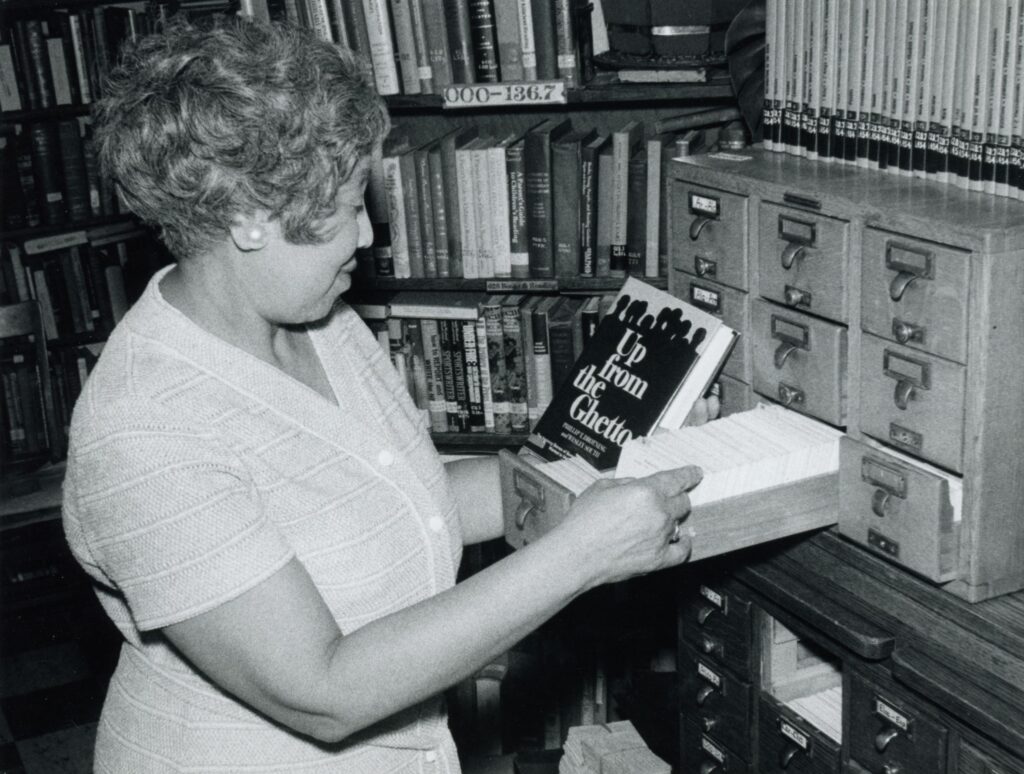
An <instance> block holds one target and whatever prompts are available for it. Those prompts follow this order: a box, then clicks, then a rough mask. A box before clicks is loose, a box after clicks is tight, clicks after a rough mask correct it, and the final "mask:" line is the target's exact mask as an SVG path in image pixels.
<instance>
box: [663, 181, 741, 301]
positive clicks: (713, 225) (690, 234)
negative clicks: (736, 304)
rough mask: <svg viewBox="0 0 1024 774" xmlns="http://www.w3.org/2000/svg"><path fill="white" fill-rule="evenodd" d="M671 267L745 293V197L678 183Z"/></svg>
mask: <svg viewBox="0 0 1024 774" xmlns="http://www.w3.org/2000/svg"><path fill="white" fill-rule="evenodd" d="M675 185H676V189H675V202H676V204H675V206H676V207H678V208H680V211H681V214H680V216H679V217H678V218H674V223H676V224H677V226H676V228H677V231H676V233H675V234H674V235H673V237H674V238H673V239H672V245H673V255H672V266H673V268H676V269H679V270H681V271H687V272H690V273H691V274H695V275H696V276H698V277H704V278H707V279H713V280H715V281H716V282H721V283H722V284H724V285H729V286H730V287H734V288H739V289H740V290H747V288H748V287H749V285H748V282H747V265H748V261H749V259H748V255H747V207H748V203H747V198H746V197H745V196H737V195H736V194H731V193H726V192H725V191H718V190H715V189H713V188H705V187H703V186H698V185H692V184H691V183H683V182H677V183H676V184H675Z"/></svg>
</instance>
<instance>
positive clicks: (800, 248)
mask: <svg viewBox="0 0 1024 774" xmlns="http://www.w3.org/2000/svg"><path fill="white" fill-rule="evenodd" d="M804 249H805V248H804V245H798V244H796V243H795V242H790V243H789V244H788V245H786V249H785V250H783V251H782V268H783V269H785V270H786V271H789V270H790V269H792V268H793V264H794V263H795V262H796V260H797V259H798V258H802V257H803V254H804Z"/></svg>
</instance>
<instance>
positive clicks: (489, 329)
mask: <svg viewBox="0 0 1024 774" xmlns="http://www.w3.org/2000/svg"><path fill="white" fill-rule="evenodd" d="M504 298H505V297H504V296H499V295H492V296H488V297H487V300H486V301H484V302H483V303H482V304H481V305H480V319H481V320H482V321H483V324H484V341H485V343H486V348H487V365H488V374H489V377H490V388H491V406H492V411H493V413H494V431H495V432H497V433H510V432H512V413H511V403H510V401H509V394H508V376H507V375H506V372H505V349H504V347H505V339H504V329H503V321H502V316H503V311H502V303H503V301H504ZM481 359H482V358H481Z"/></svg>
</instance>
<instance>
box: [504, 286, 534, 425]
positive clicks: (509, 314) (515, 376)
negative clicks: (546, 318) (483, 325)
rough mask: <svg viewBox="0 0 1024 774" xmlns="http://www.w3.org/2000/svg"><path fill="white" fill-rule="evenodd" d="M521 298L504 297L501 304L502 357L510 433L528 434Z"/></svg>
mask: <svg viewBox="0 0 1024 774" xmlns="http://www.w3.org/2000/svg"><path fill="white" fill-rule="evenodd" d="M523 302H524V297H523V296H522V295H509V296H505V297H504V298H503V299H502V302H501V335H502V357H503V358H504V359H505V368H504V371H505V389H506V393H507V395H508V412H509V430H510V431H511V432H513V433H522V432H526V430H527V428H528V418H527V417H528V415H527V401H528V396H527V377H526V361H525V359H524V353H525V351H526V350H525V349H524V344H523V328H522V316H521V312H520V306H521V305H522V303H523Z"/></svg>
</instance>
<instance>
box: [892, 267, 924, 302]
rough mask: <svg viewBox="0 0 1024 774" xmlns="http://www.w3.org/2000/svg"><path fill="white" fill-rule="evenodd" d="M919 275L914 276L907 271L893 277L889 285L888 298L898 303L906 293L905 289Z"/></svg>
mask: <svg viewBox="0 0 1024 774" xmlns="http://www.w3.org/2000/svg"><path fill="white" fill-rule="evenodd" d="M920 276H921V275H919V274H914V273H913V272H909V271H901V272H900V273H899V274H897V275H896V276H895V277H893V280H892V283H891V284H890V285H889V298H891V299H892V300H893V301H899V300H900V299H901V298H903V294H904V293H906V292H907V288H908V287H909V286H910V283H911V282H913V281H914V280H916V279H917V278H918V277H920Z"/></svg>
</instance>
